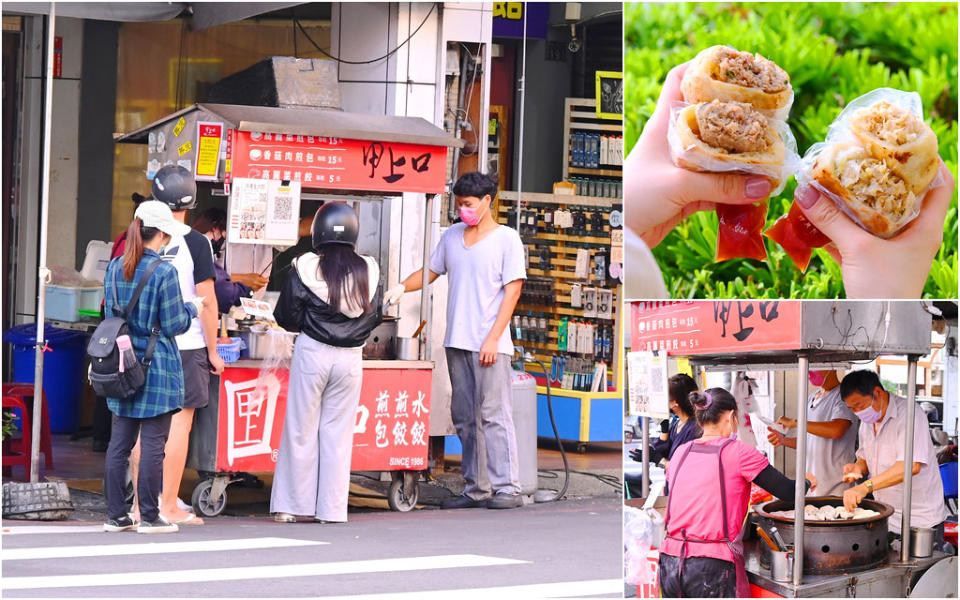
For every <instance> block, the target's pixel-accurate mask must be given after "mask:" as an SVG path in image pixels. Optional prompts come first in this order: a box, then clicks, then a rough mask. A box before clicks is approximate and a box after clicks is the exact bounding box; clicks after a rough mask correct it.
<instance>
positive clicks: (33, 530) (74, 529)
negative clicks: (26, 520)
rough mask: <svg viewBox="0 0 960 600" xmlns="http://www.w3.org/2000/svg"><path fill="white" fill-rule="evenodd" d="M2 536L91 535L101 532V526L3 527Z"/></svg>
mask: <svg viewBox="0 0 960 600" xmlns="http://www.w3.org/2000/svg"><path fill="white" fill-rule="evenodd" d="M0 531H2V532H3V535H36V534H41V533H91V532H93V531H101V532H102V531H103V525H14V526H13V527H4V528H3V529H2V530H0Z"/></svg>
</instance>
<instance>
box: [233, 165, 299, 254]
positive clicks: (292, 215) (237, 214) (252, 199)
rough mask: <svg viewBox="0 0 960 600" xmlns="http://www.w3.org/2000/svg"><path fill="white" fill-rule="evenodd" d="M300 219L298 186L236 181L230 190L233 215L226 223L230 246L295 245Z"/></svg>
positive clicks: (266, 180) (297, 183)
mask: <svg viewBox="0 0 960 600" xmlns="http://www.w3.org/2000/svg"><path fill="white" fill-rule="evenodd" d="M284 183H286V184H287V185H283V184H284ZM299 217H300V183H299V182H297V181H290V182H282V181H276V180H268V179H234V181H233V184H232V185H231V188H230V213H229V217H228V219H227V239H228V240H229V241H230V243H232V244H267V245H278V246H290V245H293V244H296V243H297V239H298V223H299Z"/></svg>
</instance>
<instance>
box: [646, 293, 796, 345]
mask: <svg viewBox="0 0 960 600" xmlns="http://www.w3.org/2000/svg"><path fill="white" fill-rule="evenodd" d="M631 334H632V337H631V339H630V343H631V350H634V351H642V350H647V351H665V352H667V353H668V354H671V355H678V356H683V355H697V354H728V353H735V352H757V351H764V350H793V349H799V347H800V302H799V301H772V300H771V301H761V300H757V301H745V300H731V301H726V300H714V301H688V302H634V303H633V311H632V314H631Z"/></svg>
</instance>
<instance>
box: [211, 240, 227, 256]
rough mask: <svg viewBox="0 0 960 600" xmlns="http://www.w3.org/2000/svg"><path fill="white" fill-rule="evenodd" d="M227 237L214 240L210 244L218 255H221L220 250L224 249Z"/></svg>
mask: <svg viewBox="0 0 960 600" xmlns="http://www.w3.org/2000/svg"><path fill="white" fill-rule="evenodd" d="M226 241H227V239H226V238H220V239H219V240H212V241H211V242H210V246H211V247H212V248H213V253H214V254H215V255H217V256H220V251H221V250H223V243H224V242H226Z"/></svg>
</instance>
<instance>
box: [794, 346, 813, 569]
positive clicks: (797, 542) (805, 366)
mask: <svg viewBox="0 0 960 600" xmlns="http://www.w3.org/2000/svg"><path fill="white" fill-rule="evenodd" d="M797 366H798V376H797V463H796V481H797V485H796V486H795V487H794V490H793V515H794V516H793V531H794V533H793V585H800V583H801V582H802V581H803V517H804V514H803V507H804V504H805V502H804V500H805V498H806V493H807V486H806V483H805V475H806V472H807V378H808V377H809V375H810V357H809V356H808V355H807V353H806V352H801V353H800V360H799V363H798V365H797Z"/></svg>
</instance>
